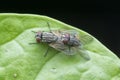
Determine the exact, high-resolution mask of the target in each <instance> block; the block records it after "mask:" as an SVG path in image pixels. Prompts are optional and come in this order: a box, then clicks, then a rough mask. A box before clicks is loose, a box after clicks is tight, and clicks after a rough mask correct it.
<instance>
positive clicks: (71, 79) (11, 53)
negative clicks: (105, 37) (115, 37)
mask: <svg viewBox="0 0 120 80" xmlns="http://www.w3.org/2000/svg"><path fill="white" fill-rule="evenodd" d="M46 22H49V23H50V27H51V30H76V31H77V32H78V33H79V36H80V38H81V41H82V42H83V43H85V44H84V46H83V47H84V49H85V50H86V51H87V52H88V53H89V56H90V58H91V59H90V60H85V59H84V58H82V57H81V56H80V55H79V54H76V55H73V56H67V55H64V53H62V52H59V51H57V50H55V49H54V48H50V50H49V52H48V55H47V56H46V57H44V56H43V55H44V53H45V52H46V49H47V47H48V45H47V44H45V43H40V44H35V45H29V43H31V42H35V37H34V36H35V34H34V33H32V32H31V31H39V30H41V31H49V28H48V26H47V24H46ZM84 35H85V36H87V38H84V37H82V36H84ZM0 80H120V60H119V58H118V57H117V56H116V55H115V54H113V52H111V51H110V50H109V49H107V48H106V47H105V46H104V45H102V44H101V43H100V42H99V41H98V40H97V39H96V38H94V37H93V36H91V35H90V34H88V33H86V32H84V31H83V30H80V29H77V28H75V27H72V26H70V25H67V24H65V23H62V22H60V21H58V20H55V19H52V18H50V17H47V16H41V15H32V14H8V13H7V14H0Z"/></svg>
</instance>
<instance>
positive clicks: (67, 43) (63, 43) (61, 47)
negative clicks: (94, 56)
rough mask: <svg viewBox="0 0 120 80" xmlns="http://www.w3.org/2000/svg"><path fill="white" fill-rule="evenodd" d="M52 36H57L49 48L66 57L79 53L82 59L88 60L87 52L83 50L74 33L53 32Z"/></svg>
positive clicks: (69, 31) (70, 31) (67, 31)
mask: <svg viewBox="0 0 120 80" xmlns="http://www.w3.org/2000/svg"><path fill="white" fill-rule="evenodd" d="M54 34H57V36H58V39H57V41H56V42H53V43H51V44H49V45H50V46H51V47H53V48H55V49H57V50H58V51H61V52H63V53H65V54H66V55H75V54H76V53H78V52H79V53H80V55H81V56H82V57H83V58H85V59H87V60H90V56H89V55H88V52H87V51H86V50H85V49H83V47H82V46H83V44H82V43H81V41H80V39H79V37H78V34H77V32H76V31H73V30H66V31H59V32H55V33H54ZM83 38H84V37H83Z"/></svg>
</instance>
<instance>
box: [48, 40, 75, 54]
mask: <svg viewBox="0 0 120 80" xmlns="http://www.w3.org/2000/svg"><path fill="white" fill-rule="evenodd" d="M49 45H50V46H51V47H53V48H54V49H56V50H58V51H61V52H63V53H64V54H66V55H74V54H75V53H76V48H75V47H69V46H67V45H64V43H63V42H62V41H60V40H59V39H58V40H57V41H56V42H53V43H50V44H49Z"/></svg>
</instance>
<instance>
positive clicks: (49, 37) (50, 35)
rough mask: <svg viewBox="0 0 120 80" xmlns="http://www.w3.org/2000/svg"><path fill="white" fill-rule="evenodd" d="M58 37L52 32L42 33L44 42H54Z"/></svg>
mask: <svg viewBox="0 0 120 80" xmlns="http://www.w3.org/2000/svg"><path fill="white" fill-rule="evenodd" d="M56 39H57V36H55V35H54V34H53V33H50V32H44V33H43V35H42V42H54V41H56Z"/></svg>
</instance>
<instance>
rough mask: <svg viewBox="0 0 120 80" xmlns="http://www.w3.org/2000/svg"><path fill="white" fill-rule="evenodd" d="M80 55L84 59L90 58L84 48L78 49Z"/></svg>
mask: <svg viewBox="0 0 120 80" xmlns="http://www.w3.org/2000/svg"><path fill="white" fill-rule="evenodd" d="M79 53H80V56H81V57H83V58H84V59H86V60H90V56H89V53H88V52H87V51H86V50H83V49H80V50H79Z"/></svg>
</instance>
